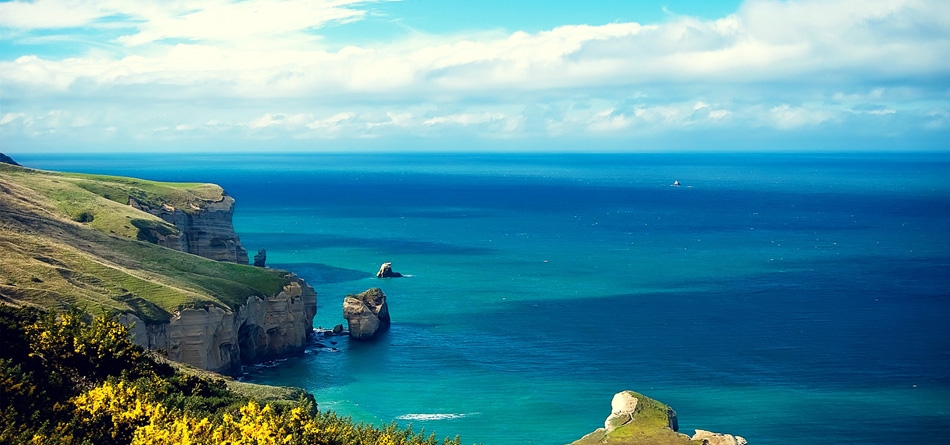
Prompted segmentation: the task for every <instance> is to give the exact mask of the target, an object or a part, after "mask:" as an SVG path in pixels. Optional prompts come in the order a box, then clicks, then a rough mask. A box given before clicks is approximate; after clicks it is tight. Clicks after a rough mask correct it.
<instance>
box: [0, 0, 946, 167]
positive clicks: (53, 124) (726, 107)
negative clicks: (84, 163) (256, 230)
mask: <svg viewBox="0 0 950 445" xmlns="http://www.w3.org/2000/svg"><path fill="white" fill-rule="evenodd" d="M946 141H950V2H947V1H944V0H863V1H859V0H788V1H778V0H749V1H721V2H715V1H685V0H668V1H632V0H627V1H621V0H603V1H598V2H580V1H566V0H549V1H537V2H535V1H516V0H509V1H500V0H482V1H467V0H454V1H445V0H441V1H439V0H402V1H384V0H380V1H353V0H307V1H283V0H243V1H231V0H212V1H191V0H182V1H167V0H161V1H146V0H141V1H135V2H129V1H123V0H35V1H31V2H24V1H0V151H3V152H6V153H12V154H15V153H32V152H91V151H298V150H303V151H365V150H374V151H375V150H386V151H404V150H425V151H449V150H456V151H482V150H490V151H649V152H662V151H821V150H843V151H866V150H887V151H914V150H929V151H932V150H943V151H946V150H948V149H950V143H948V142H946Z"/></svg>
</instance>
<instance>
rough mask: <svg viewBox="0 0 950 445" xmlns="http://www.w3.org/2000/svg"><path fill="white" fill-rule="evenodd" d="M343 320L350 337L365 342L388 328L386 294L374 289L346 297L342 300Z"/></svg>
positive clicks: (376, 288)
mask: <svg viewBox="0 0 950 445" xmlns="http://www.w3.org/2000/svg"><path fill="white" fill-rule="evenodd" d="M343 318H346V323H347V326H349V331H350V337H352V338H355V339H357V340H367V339H370V338H372V337H374V336H375V335H376V334H377V333H378V332H382V331H385V330H386V329H387V328H388V327H389V305H387V304H386V294H384V293H383V291H382V289H380V288H378V287H375V288H372V289H369V290H367V291H366V292H363V293H360V294H356V295H347V296H346V298H345V299H344V300H343Z"/></svg>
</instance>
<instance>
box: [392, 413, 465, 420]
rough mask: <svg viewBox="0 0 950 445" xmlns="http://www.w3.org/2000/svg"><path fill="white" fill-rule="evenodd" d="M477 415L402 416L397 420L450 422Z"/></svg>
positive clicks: (437, 414) (434, 414) (436, 414)
mask: <svg viewBox="0 0 950 445" xmlns="http://www.w3.org/2000/svg"><path fill="white" fill-rule="evenodd" d="M472 414H478V413H468V414H464V413H433V414H403V415H401V416H399V417H397V419H399V420H452V419H461V418H463V417H466V416H470V415H472Z"/></svg>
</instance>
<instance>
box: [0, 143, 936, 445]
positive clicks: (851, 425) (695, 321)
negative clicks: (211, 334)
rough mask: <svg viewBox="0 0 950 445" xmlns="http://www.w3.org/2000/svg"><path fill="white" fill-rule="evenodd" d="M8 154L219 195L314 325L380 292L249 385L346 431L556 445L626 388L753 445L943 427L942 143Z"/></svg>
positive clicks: (879, 436) (917, 439)
mask: <svg viewBox="0 0 950 445" xmlns="http://www.w3.org/2000/svg"><path fill="white" fill-rule="evenodd" d="M13 157H14V158H15V159H17V160H18V161H20V162H21V163H23V164H25V165H29V166H33V167H36V168H45V169H52V170H65V171H83V172H94V173H107V174H119V175H129V176H137V177H144V178H149V179H156V180H167V181H199V182H214V183H218V184H220V185H222V186H223V187H225V189H226V190H227V191H228V193H230V194H231V195H232V196H234V197H235V199H236V200H237V207H236V209H237V211H236V215H235V220H234V222H235V227H236V228H237V230H238V232H239V234H240V236H241V239H242V241H243V243H244V245H245V247H247V248H248V250H249V251H250V252H252V253H253V252H254V251H256V250H257V249H259V248H266V249H267V256H268V264H269V265H270V266H272V267H281V268H286V269H289V270H292V271H295V272H297V273H298V274H299V275H301V276H302V277H304V278H305V279H307V280H308V281H309V282H310V283H312V284H313V285H314V287H315V288H316V290H317V292H318V294H319V296H318V300H319V305H318V314H317V319H316V321H315V325H317V326H323V327H331V326H333V325H334V324H337V323H341V322H343V320H342V314H341V305H342V300H343V297H344V296H345V295H346V294H348V293H355V292H360V291H363V290H365V289H367V288H370V287H381V288H382V289H383V290H384V291H385V292H386V294H387V295H388V297H389V304H390V311H391V313H392V316H393V320H394V321H393V323H394V324H393V327H392V329H391V330H390V332H389V333H387V334H386V335H385V336H384V337H383V338H381V339H380V340H379V341H376V342H373V343H351V342H349V341H347V340H346V339H345V338H337V339H334V341H336V343H335V344H332V343H330V342H329V341H325V342H324V344H325V346H326V347H325V348H321V347H314V348H312V349H311V350H310V351H308V353H307V354H306V355H304V356H303V357H299V358H291V359H288V360H286V361H283V362H281V363H280V364H279V365H278V366H276V367H256V368H254V369H252V370H251V373H250V374H249V376H248V379H249V380H250V381H254V382H261V383H271V384H281V385H295V386H302V387H304V388H306V389H308V390H311V391H313V393H314V394H315V396H316V398H317V400H318V402H319V403H320V406H321V408H324V409H327V408H332V409H334V410H336V411H338V412H340V413H343V414H346V415H350V416H353V417H354V418H355V419H356V420H360V421H369V422H376V423H386V422H390V421H397V422H399V423H400V424H403V425H406V424H408V423H410V422H411V423H412V425H413V427H414V428H415V429H417V430H418V429H419V428H421V427H424V428H425V429H426V431H430V432H431V431H435V432H436V433H437V435H439V436H445V435H453V436H454V435H455V434H461V435H462V438H463V440H464V442H466V443H472V442H483V443H485V444H486V445H502V444H527V443H534V444H562V443H567V442H570V441H572V440H574V439H577V438H579V437H580V436H582V435H584V434H585V433H587V432H589V431H591V430H593V429H594V428H596V427H598V426H599V425H602V423H603V419H604V418H605V417H606V416H607V414H609V410H610V408H609V406H610V405H609V404H610V398H611V396H612V395H613V394H614V393H615V392H618V391H620V390H624V389H632V390H636V391H639V392H643V393H645V394H647V395H649V396H652V397H654V398H657V399H659V400H661V401H663V402H666V403H668V404H670V405H671V406H673V408H674V409H676V410H677V412H678V414H679V419H680V427H681V431H683V432H687V433H692V429H694V428H702V429H709V430H714V431H720V432H729V433H733V434H739V435H742V436H744V437H746V438H747V439H748V440H749V441H750V443H753V444H779V443H790V442H791V443H816V444H825V443H827V444H840V443H868V444H871V443H881V444H884V443H888V444H893V443H908V444H916V443H925V442H931V441H933V440H934V438H937V437H947V436H948V435H950V320H948V319H950V235H948V234H950V179H948V178H950V155H946V154H873V155H830V154H822V155H808V154H794V155H791V154H782V155H774V154H773V155H765V154H761V155H738V154H720V155H712V154H703V155H700V154H676V155H643V154H637V155H500V154H480V155H475V154H469V155H463V154H452V155H434V154H428V155H426V154H406V155H398V154H396V155H394V154H366V155H342V154H338V155H312V154H311V155H291V154H284V155H273V154H269V155H233V156H224V155H185V156H181V155H174V156H172V155H134V156H133V155H121V156H116V155H112V156H107V155H97V156H49V155H29V154H19V155H16V154H14V156H13ZM673 180H679V181H680V182H681V183H682V184H683V186H681V187H671V186H670V184H671V183H672V182H673ZM384 261H392V262H393V267H394V269H395V270H397V271H400V272H402V273H404V274H408V275H411V276H410V277H407V278H401V279H386V280H379V279H376V278H375V276H374V275H373V274H374V272H375V271H376V269H377V268H378V266H379V264H380V263H382V262H384ZM333 348H335V350H334V349H333Z"/></svg>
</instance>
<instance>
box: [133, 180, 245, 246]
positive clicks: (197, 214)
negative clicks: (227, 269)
mask: <svg viewBox="0 0 950 445" xmlns="http://www.w3.org/2000/svg"><path fill="white" fill-rule="evenodd" d="M129 205H131V206H132V207H135V208H137V209H139V210H142V211H145V212H148V213H151V214H152V215H155V216H157V217H159V218H161V219H162V220H164V221H165V222H167V223H169V224H172V225H174V226H175V227H176V228H177V229H178V230H179V232H180V233H163V232H162V231H160V230H155V229H152V233H151V234H150V237H153V239H155V240H156V241H155V242H156V243H157V244H160V245H162V246H165V247H168V248H171V249H175V250H179V251H182V252H188V253H191V254H195V255H198V256H203V257H205V258H210V259H212V260H217V261H230V262H233V263H239V264H247V262H248V257H247V250H245V249H244V246H242V245H241V240H240V238H238V235H237V233H236V232H235V231H234V225H233V224H232V218H233V217H234V198H232V197H230V196H228V195H227V194H226V193H225V194H222V198H221V200H220V201H203V202H202V205H201V206H194V205H192V207H190V208H188V209H179V208H175V207H173V206H170V205H168V204H163V205H161V206H158V207H150V206H148V205H145V204H143V203H141V202H138V201H136V200H135V199H132V198H130V199H129Z"/></svg>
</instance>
